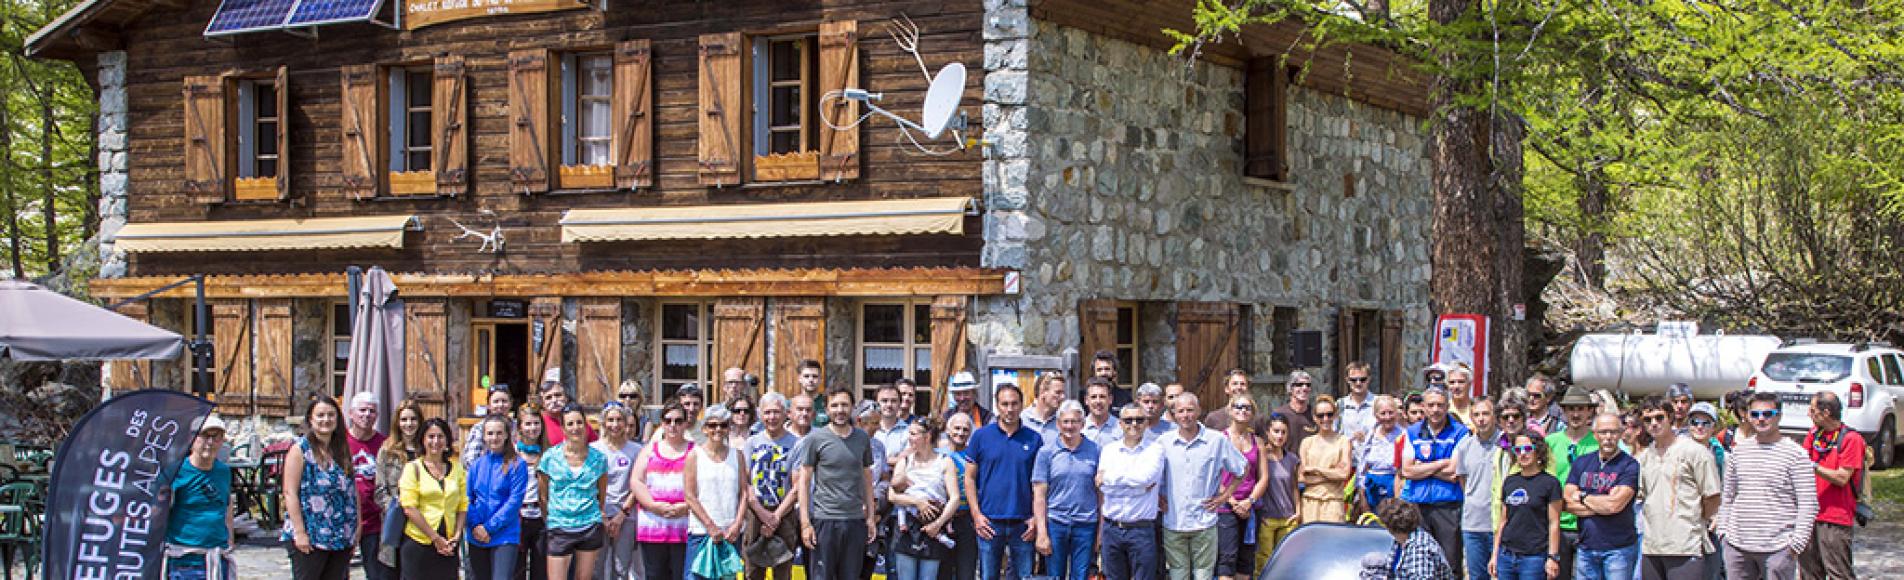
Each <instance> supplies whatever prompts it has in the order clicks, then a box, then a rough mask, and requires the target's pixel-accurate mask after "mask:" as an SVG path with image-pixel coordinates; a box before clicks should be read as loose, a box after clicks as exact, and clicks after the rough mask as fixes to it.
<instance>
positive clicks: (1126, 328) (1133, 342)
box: [1112, 302, 1142, 389]
mask: <svg viewBox="0 0 1904 580" xmlns="http://www.w3.org/2000/svg"><path fill="white" fill-rule="evenodd" d="M1137 337H1138V334H1137V303H1135V302H1126V303H1119V304H1118V305H1117V345H1116V346H1115V347H1113V349H1112V350H1114V351H1115V352H1116V353H1117V380H1118V381H1120V384H1119V385H1118V386H1119V387H1123V388H1127V389H1130V388H1136V386H1137V383H1138V381H1137V374H1138V373H1139V372H1140V370H1141V368H1142V365H1140V364H1138V360H1137V353H1138V350H1137V345H1139V344H1142V341H1140V340H1138V338H1137Z"/></svg>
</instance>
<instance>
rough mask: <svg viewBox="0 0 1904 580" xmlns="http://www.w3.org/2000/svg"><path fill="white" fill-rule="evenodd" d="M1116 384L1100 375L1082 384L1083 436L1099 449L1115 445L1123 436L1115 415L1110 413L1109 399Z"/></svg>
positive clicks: (1114, 392) (1114, 394) (1112, 396)
mask: <svg viewBox="0 0 1904 580" xmlns="http://www.w3.org/2000/svg"><path fill="white" fill-rule="evenodd" d="M1116 392H1117V385H1115V384H1112V383H1111V381H1109V380H1106V379H1104V378H1101V377H1091V380H1089V381H1086V382H1085V384H1084V410H1085V416H1084V438H1085V439H1090V440H1091V442H1092V443H1096V444H1097V446H1098V448H1099V449H1104V448H1107V447H1110V446H1112V445H1116V444H1117V441H1118V440H1119V439H1123V438H1124V433H1123V431H1121V430H1119V429H1118V426H1117V416H1116V415H1113V414H1111V399H1112V398H1114V397H1116V396H1117V395H1116Z"/></svg>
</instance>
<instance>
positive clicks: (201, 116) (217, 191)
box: [185, 76, 231, 203]
mask: <svg viewBox="0 0 1904 580" xmlns="http://www.w3.org/2000/svg"><path fill="white" fill-rule="evenodd" d="M225 121H226V119H225V78H224V77H219V76H199V77H185V194H186V195H187V196H189V197H190V198H191V200H192V203H220V202H223V201H225V195H226V191H227V190H228V189H229V186H230V181H229V180H228V179H227V178H226V175H227V169H228V168H229V167H230V162H231V159H230V155H229V148H230V144H229V143H228V139H226V133H225Z"/></svg>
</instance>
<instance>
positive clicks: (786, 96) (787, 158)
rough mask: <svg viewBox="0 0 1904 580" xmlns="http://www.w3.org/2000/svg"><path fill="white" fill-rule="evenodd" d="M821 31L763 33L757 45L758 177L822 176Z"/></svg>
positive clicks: (755, 128) (755, 117) (755, 124)
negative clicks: (818, 87)
mask: <svg viewBox="0 0 1904 580" xmlns="http://www.w3.org/2000/svg"><path fill="white" fill-rule="evenodd" d="M816 38H817V37H816V36H813V35H800V36H786V37H761V38H756V39H754V45H753V53H754V58H753V87H754V91H753V96H754V103H755V104H754V108H753V120H752V128H753V147H754V178H755V179H756V180H759V181H794V180H812V179H819V177H820V176H819V165H818V161H819V157H818V156H819V151H818V150H819V121H818V120H817V119H816V118H815V117H816V115H817V113H818V110H819V101H818V100H817V99H818V96H817V95H816V94H815V91H814V86H815V83H816V81H817V79H818V77H819V59H818V58H817V52H816V51H817V46H816V45H817V42H816Z"/></svg>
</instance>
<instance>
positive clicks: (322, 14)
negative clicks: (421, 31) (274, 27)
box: [284, 0, 383, 26]
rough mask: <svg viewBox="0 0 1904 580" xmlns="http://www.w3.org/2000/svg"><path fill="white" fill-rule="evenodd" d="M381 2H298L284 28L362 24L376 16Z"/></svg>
mask: <svg viewBox="0 0 1904 580" xmlns="http://www.w3.org/2000/svg"><path fill="white" fill-rule="evenodd" d="M382 5H383V0H299V1H298V3H297V7H296V8H293V9H291V18H290V19H288V20H285V21H284V25H285V26H313V25H318V24H332V23H337V22H363V21H365V20H370V18H371V17H373V16H376V14H377V9H378V8H379V7H381V6H382Z"/></svg>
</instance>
